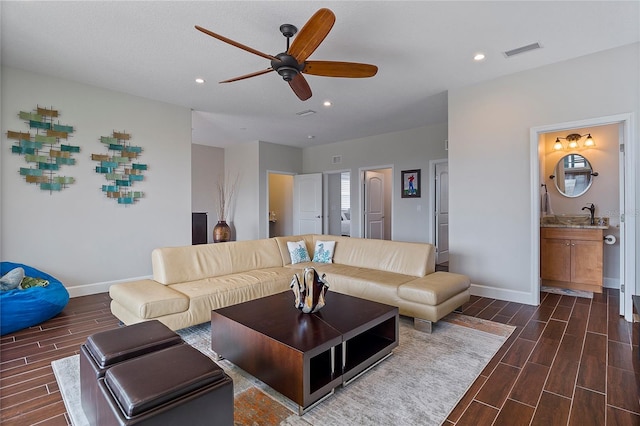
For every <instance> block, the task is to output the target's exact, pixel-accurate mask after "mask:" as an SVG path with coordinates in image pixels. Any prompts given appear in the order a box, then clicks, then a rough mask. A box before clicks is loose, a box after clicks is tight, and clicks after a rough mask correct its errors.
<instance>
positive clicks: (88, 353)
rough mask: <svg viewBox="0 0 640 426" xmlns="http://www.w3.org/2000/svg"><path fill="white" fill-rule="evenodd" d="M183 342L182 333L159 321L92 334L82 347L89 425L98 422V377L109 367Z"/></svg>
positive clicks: (84, 400)
mask: <svg viewBox="0 0 640 426" xmlns="http://www.w3.org/2000/svg"><path fill="white" fill-rule="evenodd" d="M182 343H183V342H182V339H181V338H180V336H179V335H178V334H176V333H175V332H173V331H172V330H171V329H169V328H168V327H167V326H165V325H164V324H162V323H161V322H160V321H157V320H154V321H146V322H141V323H138V324H132V325H130V326H127V327H122V328H118V329H115V330H109V331H104V332H101V333H96V334H93V335H91V336H89V337H88V338H87V341H86V342H85V343H84V344H83V345H81V346H80V396H81V401H82V409H83V411H84V412H85V415H86V416H87V420H89V424H91V425H96V424H97V414H96V413H97V412H96V408H95V407H96V398H97V396H98V379H99V378H101V377H103V376H104V374H105V372H106V371H107V369H108V368H109V367H113V366H114V365H117V364H118V363H120V362H123V361H127V360H129V359H132V358H135V357H138V356H141V355H145V354H148V353H151V352H155V351H158V350H160V349H164V348H167V347H170V346H173V345H177V344H182Z"/></svg>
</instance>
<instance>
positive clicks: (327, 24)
mask: <svg viewBox="0 0 640 426" xmlns="http://www.w3.org/2000/svg"><path fill="white" fill-rule="evenodd" d="M334 22H336V15H334V14H333V12H332V11H330V10H329V9H324V8H323V9H320V10H318V11H317V12H316V13H314V14H313V16H312V17H311V18H310V19H309V20H308V21H307V23H306V24H304V27H302V29H301V30H300V32H299V33H298V35H297V36H296V38H294V39H293V43H292V44H291V47H290V48H289V51H288V52H287V53H288V54H289V55H291V56H293V57H294V58H295V59H296V61H298V63H299V64H301V63H303V62H304V61H306V60H307V58H308V57H309V56H311V54H312V53H313V51H314V50H316V48H317V47H318V46H320V43H322V40H324V38H325V37H326V36H327V34H329V31H331V28H332V27H333V24H334Z"/></svg>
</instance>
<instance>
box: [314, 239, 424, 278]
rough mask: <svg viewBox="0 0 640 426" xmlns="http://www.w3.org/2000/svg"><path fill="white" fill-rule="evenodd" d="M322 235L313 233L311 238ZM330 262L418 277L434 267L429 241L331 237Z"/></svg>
mask: <svg viewBox="0 0 640 426" xmlns="http://www.w3.org/2000/svg"><path fill="white" fill-rule="evenodd" d="M325 238H326V235H314V239H315V240H319V239H325ZM331 239H332V240H335V242H336V247H335V250H334V252H333V262H334V263H340V264H343V265H351V266H358V267H361V268H368V269H375V270H380V271H388V272H395V273H398V274H404V275H412V276H414V277H422V276H424V275H426V274H429V273H431V272H433V271H434V270H435V248H434V246H433V245H431V244H425V243H407V242H400V241H387V240H372V239H364V238H353V237H340V236H335V237H334V236H332V237H331Z"/></svg>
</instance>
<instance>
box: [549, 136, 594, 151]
mask: <svg viewBox="0 0 640 426" xmlns="http://www.w3.org/2000/svg"><path fill="white" fill-rule="evenodd" d="M585 136H586V137H587V139H586V140H585V141H584V144H583V145H582V146H583V147H584V148H593V147H595V146H596V143H595V142H594V141H593V138H592V137H591V133H587V134H586V135H580V134H578V133H571V134H570V135H567V136H566V137H564V138H560V137H558V138H556V142H555V143H554V144H553V149H554V150H555V151H560V150H561V149H565V147H564V145H563V144H562V142H560V139H566V140H567V141H568V142H569V143H568V144H567V147H566V149H578V148H579V147H580V145H579V144H578V141H580V139H582V138H583V137H585Z"/></svg>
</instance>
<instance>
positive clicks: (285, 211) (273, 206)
mask: <svg viewBox="0 0 640 426" xmlns="http://www.w3.org/2000/svg"><path fill="white" fill-rule="evenodd" d="M268 177H269V208H268V210H267V211H268V212H269V214H268V218H267V219H268V221H269V238H271V237H282V236H287V235H293V175H292V174H285V173H277V172H269V173H268Z"/></svg>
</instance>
